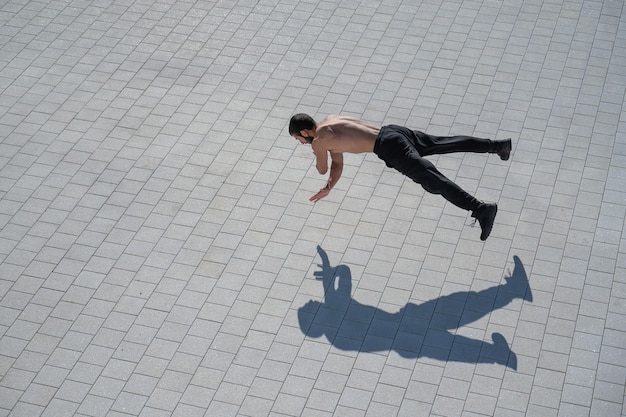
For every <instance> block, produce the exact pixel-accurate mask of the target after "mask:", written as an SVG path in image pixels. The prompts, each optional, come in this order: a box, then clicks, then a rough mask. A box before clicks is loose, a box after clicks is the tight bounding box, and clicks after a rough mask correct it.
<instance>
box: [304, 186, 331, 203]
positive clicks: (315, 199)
mask: <svg viewBox="0 0 626 417" xmlns="http://www.w3.org/2000/svg"><path fill="white" fill-rule="evenodd" d="M328 194H330V187H329V186H328V185H327V186H326V187H324V188H322V189H321V190H319V191H318V192H317V194H315V195H314V196H313V197H311V198H309V201H312V202H314V203H317V202H318V201H320V200H321V199H322V198H324V197H326V196H327V195H328Z"/></svg>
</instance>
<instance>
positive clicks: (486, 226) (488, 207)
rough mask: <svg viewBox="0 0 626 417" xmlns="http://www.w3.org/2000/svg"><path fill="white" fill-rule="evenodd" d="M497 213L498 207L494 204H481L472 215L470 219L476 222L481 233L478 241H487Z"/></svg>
mask: <svg viewBox="0 0 626 417" xmlns="http://www.w3.org/2000/svg"><path fill="white" fill-rule="evenodd" d="M497 212H498V205H497V204H495V203H481V204H480V206H478V208H477V209H476V210H474V212H473V213H472V217H474V218H475V219H476V220H478V224H480V228H481V230H482V233H481V234H480V240H487V238H488V237H489V234H490V233H491V229H492V228H493V221H494V220H495V218H496V213H497Z"/></svg>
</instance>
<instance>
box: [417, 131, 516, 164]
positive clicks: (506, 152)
mask: <svg viewBox="0 0 626 417" xmlns="http://www.w3.org/2000/svg"><path fill="white" fill-rule="evenodd" d="M414 133H415V136H416V137H417V143H416V146H417V149H418V151H419V153H420V155H423V156H427V155H436V154H445V153H452V152H474V153H495V154H498V156H499V157H500V159H502V160H503V161H506V160H508V159H509V156H510V154H511V148H512V145H511V139H506V140H491V139H483V138H477V137H474V136H433V135H429V134H427V133H424V132H420V131H419V130H416V131H414Z"/></svg>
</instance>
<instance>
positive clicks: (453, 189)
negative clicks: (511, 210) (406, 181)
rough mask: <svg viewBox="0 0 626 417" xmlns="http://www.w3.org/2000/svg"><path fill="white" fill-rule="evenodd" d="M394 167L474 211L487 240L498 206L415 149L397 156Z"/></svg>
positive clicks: (482, 236) (454, 202)
mask: <svg viewBox="0 0 626 417" xmlns="http://www.w3.org/2000/svg"><path fill="white" fill-rule="evenodd" d="M394 167H395V168H396V169H397V170H398V171H400V172H401V173H403V174H404V175H406V176H407V177H409V178H411V179H412V180H413V181H415V182H416V183H418V184H420V185H421V186H422V187H423V188H424V190H426V191H428V192H429V193H432V194H439V195H441V196H442V197H444V198H445V199H446V200H448V201H449V202H451V203H452V204H454V205H455V206H457V207H459V208H462V209H464V210H467V211H471V212H472V217H474V218H476V220H478V223H479V224H480V227H481V230H482V232H481V235H480V239H481V240H486V239H487V237H489V234H490V233H491V229H492V228H493V222H494V220H495V217H496V213H497V211H498V206H497V205H496V204H493V203H484V202H482V201H480V200H478V199H476V198H475V197H474V196H472V195H470V194H469V193H468V192H466V191H465V190H463V189H462V188H461V187H459V186H458V185H457V184H456V183H454V182H453V181H452V180H450V179H449V178H448V177H446V176H445V175H443V174H442V173H441V172H440V171H439V170H438V169H437V168H436V167H435V165H434V164H433V163H432V162H430V161H429V160H427V159H425V158H422V156H421V155H420V154H419V153H418V152H417V151H415V150H412V151H407V153H406V154H405V157H404V158H396V160H395V161H394Z"/></svg>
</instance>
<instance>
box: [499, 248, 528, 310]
mask: <svg viewBox="0 0 626 417" xmlns="http://www.w3.org/2000/svg"><path fill="white" fill-rule="evenodd" d="M513 262H514V264H515V265H514V266H513V272H511V275H510V276H508V277H505V278H504V279H505V281H506V291H507V292H510V293H512V294H515V295H516V296H518V297H519V298H521V299H523V300H525V301H528V302H532V301H533V292H532V290H531V289H530V284H529V283H528V275H527V274H526V269H525V268H524V265H523V264H522V261H521V259H520V258H519V257H518V256H517V255H515V256H513Z"/></svg>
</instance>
